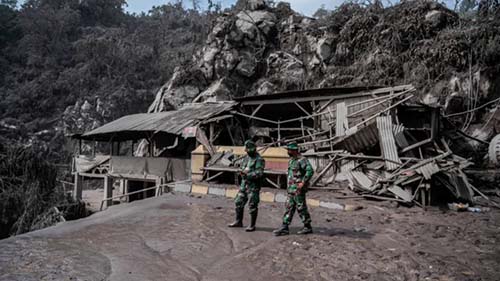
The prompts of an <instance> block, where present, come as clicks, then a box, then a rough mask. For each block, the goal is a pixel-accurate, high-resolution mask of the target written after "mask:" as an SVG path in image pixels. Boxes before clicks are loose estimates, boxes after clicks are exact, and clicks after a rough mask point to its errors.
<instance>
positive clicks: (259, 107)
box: [251, 104, 264, 117]
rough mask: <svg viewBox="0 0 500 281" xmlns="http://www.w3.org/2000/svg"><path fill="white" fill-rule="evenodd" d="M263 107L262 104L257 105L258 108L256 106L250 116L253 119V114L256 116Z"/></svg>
mask: <svg viewBox="0 0 500 281" xmlns="http://www.w3.org/2000/svg"><path fill="white" fill-rule="evenodd" d="M263 106H264V105H263V104H259V106H257V108H256V109H255V110H254V111H253V112H252V115H251V116H252V117H254V116H255V114H257V113H258V112H259V110H260V109H261V108H262V107H263Z"/></svg>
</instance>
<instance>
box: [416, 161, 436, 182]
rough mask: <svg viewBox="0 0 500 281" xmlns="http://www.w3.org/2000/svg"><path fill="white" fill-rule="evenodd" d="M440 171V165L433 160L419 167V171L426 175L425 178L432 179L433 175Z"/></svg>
mask: <svg viewBox="0 0 500 281" xmlns="http://www.w3.org/2000/svg"><path fill="white" fill-rule="evenodd" d="M439 171H440V169H439V166H438V165H436V163H434V162H431V163H429V164H426V165H424V166H422V167H419V168H418V169H417V173H419V174H421V175H423V176H424V178H425V179H427V180H430V179H431V177H432V175H434V174H436V173H438V172H439Z"/></svg>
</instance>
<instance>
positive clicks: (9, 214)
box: [0, 144, 85, 238]
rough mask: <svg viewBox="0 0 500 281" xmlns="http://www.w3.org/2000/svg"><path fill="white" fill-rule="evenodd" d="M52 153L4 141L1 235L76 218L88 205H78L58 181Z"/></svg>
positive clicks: (0, 174) (0, 159) (0, 185)
mask: <svg viewBox="0 0 500 281" xmlns="http://www.w3.org/2000/svg"><path fill="white" fill-rule="evenodd" d="M49 155H50V152H49V151H47V150H44V149H42V148H37V147H21V146H3V145H1V144H0V226H1V227H0V229H1V231H0V238H5V237H8V236H9V235H16V234H21V233H25V232H28V231H33V230H36V229H40V228H43V227H46V226H50V225H53V224H55V223H57V222H60V221H62V220H64V216H67V217H69V218H76V217H79V216H81V215H82V212H83V213H84V211H85V208H84V207H83V209H82V206H80V204H75V203H74V202H73V200H72V199H71V198H70V197H69V196H68V195H67V194H66V193H65V192H64V190H63V189H62V186H61V185H60V183H58V182H57V174H58V170H57V168H56V166H54V165H53V164H51V163H50V162H49V160H48V159H49Z"/></svg>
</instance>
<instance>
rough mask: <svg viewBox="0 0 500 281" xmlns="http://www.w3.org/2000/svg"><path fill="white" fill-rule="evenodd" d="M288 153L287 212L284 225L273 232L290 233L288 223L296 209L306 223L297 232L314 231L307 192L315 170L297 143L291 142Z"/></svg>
mask: <svg viewBox="0 0 500 281" xmlns="http://www.w3.org/2000/svg"><path fill="white" fill-rule="evenodd" d="M287 148H288V155H289V156H290V160H289V161H288V188H287V192H288V198H287V201H286V212H285V215H284V216H283V225H282V226H281V228H279V229H277V230H275V231H274V232H273V233H274V235H276V236H281V235H287V234H289V233H290V232H289V230H288V225H289V224H290V223H291V222H292V218H293V214H294V213H295V210H296V209H297V211H298V212H299V216H300V218H301V219H302V223H304V228H303V229H302V230H300V231H299V232H297V234H309V233H312V227H311V216H310V215H309V211H308V210H307V204H306V192H307V188H308V185H309V181H310V180H311V178H312V176H313V174H314V170H313V168H312V166H311V163H310V162H309V160H307V159H306V158H305V157H303V156H302V155H301V154H300V153H299V147H298V145H297V144H296V143H290V144H288V146H287Z"/></svg>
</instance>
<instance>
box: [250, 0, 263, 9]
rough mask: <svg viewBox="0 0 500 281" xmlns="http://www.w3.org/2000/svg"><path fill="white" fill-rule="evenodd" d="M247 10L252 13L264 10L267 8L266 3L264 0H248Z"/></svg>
mask: <svg viewBox="0 0 500 281" xmlns="http://www.w3.org/2000/svg"><path fill="white" fill-rule="evenodd" d="M248 8H250V10H252V11H256V10H264V9H266V8H267V5H266V1H264V0H248Z"/></svg>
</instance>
